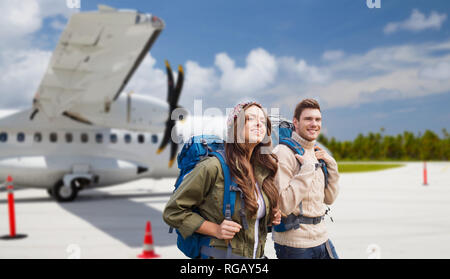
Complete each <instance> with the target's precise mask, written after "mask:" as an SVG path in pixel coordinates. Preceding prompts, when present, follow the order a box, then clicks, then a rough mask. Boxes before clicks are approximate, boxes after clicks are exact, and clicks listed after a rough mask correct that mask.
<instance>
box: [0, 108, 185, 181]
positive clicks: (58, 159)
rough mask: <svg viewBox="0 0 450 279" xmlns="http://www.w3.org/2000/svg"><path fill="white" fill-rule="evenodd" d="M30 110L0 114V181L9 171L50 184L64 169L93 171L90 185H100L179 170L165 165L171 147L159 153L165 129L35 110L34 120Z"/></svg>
mask: <svg viewBox="0 0 450 279" xmlns="http://www.w3.org/2000/svg"><path fill="white" fill-rule="evenodd" d="M30 113H31V110H24V111H21V112H17V113H15V114H13V115H10V116H8V117H6V118H5V117H4V118H3V119H0V181H5V179H6V177H7V176H8V175H11V176H12V177H13V178H14V182H15V184H16V185H18V186H23V187H37V188H47V189H50V188H51V187H53V186H54V185H55V183H58V181H60V180H62V179H63V177H64V175H66V174H74V175H76V174H77V173H80V174H81V173H89V174H92V175H93V177H94V179H93V181H92V182H91V183H90V185H91V186H94V187H102V186H109V185H114V184H119V183H123V182H127V181H131V180H135V179H140V178H144V177H153V178H158V177H170V176H176V175H177V174H178V168H177V167H176V166H174V167H172V168H168V167H167V165H168V161H169V154H168V153H169V151H167V150H165V151H163V153H161V154H159V155H156V150H157V148H158V145H159V143H160V141H161V139H162V133H151V132H135V131H131V130H125V129H112V128H104V127H100V126H95V125H87V124H83V123H77V122H75V121H74V120H72V119H69V118H67V117H64V116H61V117H59V118H55V119H52V120H51V121H50V120H48V119H46V118H45V116H44V115H42V114H37V115H36V117H35V119H33V120H32V121H31V120H29V118H28V117H29V115H30ZM46 122H47V123H46ZM166 153H167V154H166Z"/></svg>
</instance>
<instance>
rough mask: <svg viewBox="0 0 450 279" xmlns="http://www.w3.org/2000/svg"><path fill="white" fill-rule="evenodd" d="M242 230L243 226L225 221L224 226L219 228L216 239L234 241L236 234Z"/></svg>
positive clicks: (221, 225)
mask: <svg viewBox="0 0 450 279" xmlns="http://www.w3.org/2000/svg"><path fill="white" fill-rule="evenodd" d="M241 229H242V226H241V225H239V224H238V223H236V222H233V221H229V220H223V222H222V224H220V225H218V226H217V232H216V238H218V239H225V240H227V239H232V238H233V237H234V235H235V234H236V233H238V232H239V231H240V230H241Z"/></svg>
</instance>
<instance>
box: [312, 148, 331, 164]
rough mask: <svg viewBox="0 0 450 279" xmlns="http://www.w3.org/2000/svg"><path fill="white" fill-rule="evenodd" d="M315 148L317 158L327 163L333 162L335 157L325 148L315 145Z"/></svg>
mask: <svg viewBox="0 0 450 279" xmlns="http://www.w3.org/2000/svg"><path fill="white" fill-rule="evenodd" d="M314 150H315V154H316V158H317V160H320V159H322V160H324V161H325V163H327V164H329V163H331V162H332V161H333V159H332V158H331V156H330V154H328V153H327V152H326V151H325V150H323V149H322V148H320V147H319V146H315V147H314Z"/></svg>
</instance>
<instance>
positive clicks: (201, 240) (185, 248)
mask: <svg viewBox="0 0 450 279" xmlns="http://www.w3.org/2000/svg"><path fill="white" fill-rule="evenodd" d="M208 156H215V157H217V159H219V161H220V165H221V166H222V170H223V175H224V180H225V181H224V199H223V215H224V216H225V219H227V220H231V216H233V213H234V206H235V201H236V192H238V191H239V192H241V202H242V203H243V201H244V199H242V195H243V193H242V191H241V190H240V188H239V187H238V186H237V184H236V183H235V182H234V180H233V179H232V178H231V175H230V170H229V168H228V166H227V164H226V161H225V149H224V140H223V139H221V138H219V137H217V136H214V135H200V136H193V137H191V138H190V140H189V141H188V142H187V143H185V144H184V146H183V148H182V149H181V151H180V153H179V154H178V157H177V162H178V168H179V169H180V174H179V176H178V178H177V180H176V182H175V190H174V192H175V191H176V190H177V189H178V187H179V186H180V184H181V183H182V182H183V179H184V177H185V176H186V175H187V174H188V173H190V172H191V171H192V170H193V169H194V167H195V166H196V165H197V164H198V163H199V162H200V161H201V160H202V159H203V158H206V157H208ZM241 208H242V209H241V210H240V215H241V217H243V219H244V218H245V213H244V210H243V208H244V206H241ZM243 214H244V216H243ZM243 227H244V229H246V227H248V225H247V223H246V219H245V222H244V224H243ZM172 231H173V228H170V230H169V232H172ZM176 231H177V234H178V236H177V246H178V249H180V250H181V251H182V252H183V254H185V255H186V256H187V257H189V258H199V257H201V258H208V257H214V258H242V257H240V256H237V255H234V254H232V253H231V244H230V243H229V244H228V250H227V251H223V250H219V249H216V248H213V247H211V246H210V245H209V242H210V240H211V236H207V235H203V234H199V233H193V234H192V235H191V236H189V237H187V238H183V236H182V235H181V234H180V233H179V232H178V230H176Z"/></svg>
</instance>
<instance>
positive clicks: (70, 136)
mask: <svg viewBox="0 0 450 279" xmlns="http://www.w3.org/2000/svg"><path fill="white" fill-rule="evenodd" d="M65 138H66V142H67V143H71V142H72V141H73V135H72V133H66V135H65Z"/></svg>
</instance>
